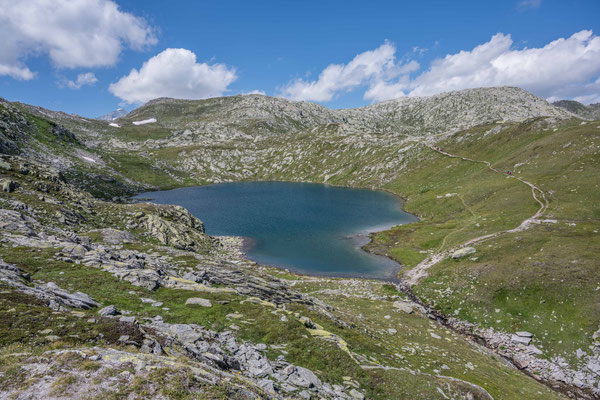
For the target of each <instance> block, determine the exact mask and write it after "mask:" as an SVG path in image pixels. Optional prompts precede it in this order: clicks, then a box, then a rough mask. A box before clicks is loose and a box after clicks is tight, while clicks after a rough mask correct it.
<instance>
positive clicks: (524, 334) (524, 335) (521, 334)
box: [516, 331, 533, 338]
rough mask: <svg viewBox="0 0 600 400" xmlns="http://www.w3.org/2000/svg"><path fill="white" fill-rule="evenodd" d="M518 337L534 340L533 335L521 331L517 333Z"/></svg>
mask: <svg viewBox="0 0 600 400" xmlns="http://www.w3.org/2000/svg"><path fill="white" fill-rule="evenodd" d="M516 335H517V336H520V337H525V338H532V337H533V333H530V332H527V331H519V332H517V333H516Z"/></svg>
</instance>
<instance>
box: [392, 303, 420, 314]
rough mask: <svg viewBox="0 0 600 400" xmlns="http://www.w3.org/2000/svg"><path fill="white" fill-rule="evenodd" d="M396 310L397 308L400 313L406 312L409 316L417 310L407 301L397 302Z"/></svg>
mask: <svg viewBox="0 0 600 400" xmlns="http://www.w3.org/2000/svg"><path fill="white" fill-rule="evenodd" d="M393 305H394V308H397V309H398V310H399V311H402V312H405V313H407V314H412V313H413V312H414V311H415V310H414V309H413V307H412V305H411V304H410V303H409V302H407V301H400V300H399V301H395V302H394V304H393Z"/></svg>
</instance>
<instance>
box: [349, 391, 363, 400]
mask: <svg viewBox="0 0 600 400" xmlns="http://www.w3.org/2000/svg"><path fill="white" fill-rule="evenodd" d="M349 394H350V397H351V398H353V399H356V400H364V398H365V395H364V394H362V393H361V392H359V391H358V390H356V389H352V390H350V392H349Z"/></svg>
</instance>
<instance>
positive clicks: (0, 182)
mask: <svg viewBox="0 0 600 400" xmlns="http://www.w3.org/2000/svg"><path fill="white" fill-rule="evenodd" d="M18 187H19V183H18V182H16V181H13V180H12V179H8V178H5V179H0V189H2V191H4V192H6V193H12V192H14V191H15V189H17V188H18Z"/></svg>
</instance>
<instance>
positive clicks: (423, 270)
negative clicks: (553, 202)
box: [403, 147, 549, 286]
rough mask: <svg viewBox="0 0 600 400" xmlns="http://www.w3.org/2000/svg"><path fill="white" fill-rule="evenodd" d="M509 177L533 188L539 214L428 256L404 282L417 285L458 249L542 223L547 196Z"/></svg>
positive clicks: (406, 275)
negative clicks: (432, 269) (507, 227)
mask: <svg viewBox="0 0 600 400" xmlns="http://www.w3.org/2000/svg"><path fill="white" fill-rule="evenodd" d="M430 149H432V150H433V151H437V152H438V153H440V154H443V155H445V156H447V157H451V158H459V159H461V160H464V161H470V162H475V163H480V164H485V165H486V166H487V167H488V168H489V169H490V170H492V171H493V172H496V173H498V174H502V175H506V173H505V172H504V171H500V170H498V169H496V168H494V167H493V166H492V163H490V162H489V161H485V160H483V161H482V160H474V159H472V158H468V157H462V156H458V155H455V154H450V153H447V152H445V151H443V150H438V149H436V148H431V147H430ZM507 177H508V178H514V179H516V180H518V181H519V182H521V183H524V184H525V185H527V186H529V187H530V188H531V195H532V196H533V198H534V200H535V201H536V202H537V203H538V204H539V205H540V208H539V209H538V210H537V212H536V213H535V214H534V215H533V216H531V217H529V218H526V219H524V220H523V221H522V222H521V224H520V225H519V226H517V227H516V228H512V229H506V230H502V231H498V232H495V233H488V234H487V235H482V236H479V237H476V238H474V239H471V240H468V241H466V242H464V243H462V244H460V245H458V246H456V247H453V248H451V249H448V250H444V251H442V252H439V253H435V254H432V255H430V256H428V257H427V258H425V259H424V260H423V261H421V262H420V263H419V264H418V265H417V266H416V267H414V268H413V269H410V270H408V271H406V272H405V273H404V276H403V280H404V281H405V282H406V283H408V284H409V285H410V286H413V285H415V284H416V283H418V282H419V281H420V280H421V279H423V278H425V277H426V276H427V270H428V269H429V268H431V267H433V266H434V265H436V264H437V263H439V262H440V261H442V260H443V259H445V258H447V257H448V256H450V254H452V253H454V252H455V251H456V250H458V249H461V248H463V247H467V246H472V245H476V244H479V243H481V242H483V241H485V240H488V239H491V238H495V237H498V236H500V235H502V234H504V233H516V232H521V231H524V230H525V229H528V228H529V227H530V226H531V225H532V224H536V223H539V222H540V221H539V220H538V218H539V217H541V216H542V215H543V214H544V213H545V212H546V210H547V209H548V205H549V203H548V199H547V198H546V194H545V193H544V192H543V191H542V190H541V189H540V188H539V187H537V186H535V185H534V184H533V183H531V182H528V181H526V180H525V179H523V178H520V177H517V176H515V175H507Z"/></svg>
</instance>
